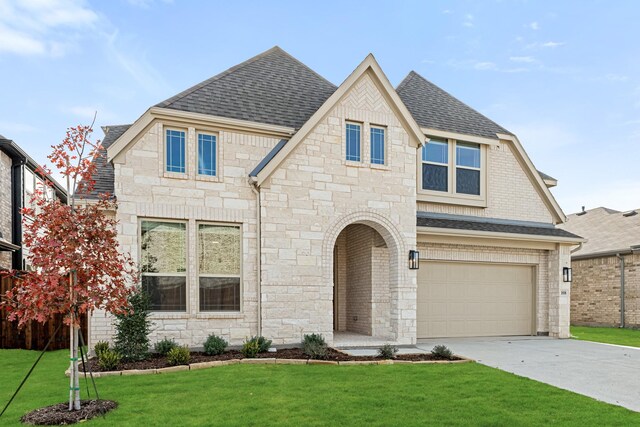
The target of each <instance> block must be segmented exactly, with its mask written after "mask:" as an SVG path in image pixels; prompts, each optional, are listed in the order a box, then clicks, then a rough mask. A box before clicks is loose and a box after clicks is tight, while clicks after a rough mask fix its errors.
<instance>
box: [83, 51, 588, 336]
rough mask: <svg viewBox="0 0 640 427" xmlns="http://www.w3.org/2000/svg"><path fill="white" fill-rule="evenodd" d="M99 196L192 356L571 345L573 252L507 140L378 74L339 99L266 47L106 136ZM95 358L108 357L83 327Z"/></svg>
mask: <svg viewBox="0 0 640 427" xmlns="http://www.w3.org/2000/svg"><path fill="white" fill-rule="evenodd" d="M103 144H104V146H105V147H106V159H104V160H103V161H101V162H100V172H99V177H98V185H99V186H100V188H102V189H104V190H105V191H111V192H113V193H114V194H115V197H116V198H117V201H118V209H117V212H116V216H117V219H118V221H119V225H118V233H119V240H120V243H121V245H122V248H123V250H125V251H128V252H130V253H131V254H132V255H133V257H134V258H135V259H137V260H139V263H140V269H141V281H142V286H143V288H144V289H145V290H146V291H147V292H149V294H150V295H151V299H152V309H153V321H154V322H155V325H156V327H155V330H154V332H153V334H154V336H153V337H152V339H161V338H163V337H168V338H175V339H176V340H177V341H178V342H180V343H183V344H188V345H190V346H201V345H202V343H203V341H204V339H205V338H206V336H207V335H209V334H212V333H215V334H218V335H222V336H224V337H225V338H227V339H228V340H229V341H230V342H231V344H240V343H241V342H242V340H243V339H244V338H245V337H248V336H252V335H264V336H266V337H268V338H270V339H273V340H274V343H276V344H293V343H299V342H300V341H301V339H302V335H303V334H305V333H321V334H323V335H324V336H325V337H326V338H327V341H328V342H329V343H330V344H333V345H340V344H348V343H349V342H350V340H355V339H359V340H361V339H362V338H363V337H364V338H367V337H368V338H367V339H368V340H369V341H367V342H370V343H374V342H393V343H397V344H411V343H415V342H416V340H417V339H420V338H428V337H453V336H495V335H536V334H544V335H546V334H549V335H551V336H554V337H568V336H569V283H565V282H563V275H562V273H563V268H564V267H568V266H569V263H570V255H569V248H570V246H571V245H572V244H575V243H576V242H579V241H580V240H581V239H580V238H579V237H577V236H575V235H573V234H571V233H568V232H566V231H564V230H560V229H558V228H556V227H555V225H556V224H559V223H562V222H563V221H564V220H565V216H564V214H563V212H562V211H561V209H560V207H559V206H558V204H557V203H556V201H555V199H554V198H553V196H552V195H551V193H550V191H549V189H548V186H552V185H555V180H553V178H551V177H549V176H541V174H540V173H538V172H537V171H536V169H535V168H534V166H533V164H532V162H531V160H530V159H529V157H528V156H527V154H526V152H525V151H524V149H523V147H522V145H521V144H520V142H519V141H518V138H517V137H516V136H515V135H514V134H512V133H511V132H509V131H507V130H506V129H504V128H502V127H501V126H499V125H497V124H496V123H494V122H492V121H491V120H489V119H488V118H486V117H484V116H483V115H481V114H480V113H478V112H477V111H475V110H473V109H472V108H470V107H468V106H467V105H465V104H463V103H462V102H460V101H459V100H457V99H455V98H454V97H452V96H451V95H449V94H448V93H446V92H445V91H443V90H442V89H440V88H438V87H436V86H435V85H433V84H432V83H430V82H429V81H427V80H426V79H424V78H423V77H422V76H420V75H418V74H417V73H415V72H411V73H409V75H408V76H407V77H406V78H405V79H404V80H403V81H402V82H401V83H400V85H399V86H398V87H397V88H394V87H393V86H392V85H391V84H390V82H389V81H388V79H387V77H386V76H385V74H384V73H383V71H382V70H381V68H380V66H379V65H378V63H377V62H376V60H375V59H374V57H373V56H372V55H369V56H367V57H366V58H365V59H364V61H362V63H361V64H360V65H359V66H358V67H357V68H356V69H355V70H354V71H353V72H352V73H351V74H350V75H349V76H348V77H347V78H346V80H345V81H344V82H343V83H342V84H340V85H339V86H335V85H334V84H332V83H331V82H329V81H327V80H325V79H324V78H323V77H321V76H320V75H318V74H317V73H315V72H314V71H313V70H311V69H309V68H308V67H307V66H305V65H304V64H302V63H301V62H299V61H298V60H296V59H295V58H293V57H291V56H290V55H289V54H287V53H286V52H284V51H283V50H282V49H280V48H278V47H274V48H272V49H270V50H268V51H266V52H264V53H262V54H260V55H258V56H256V57H254V58H251V59H249V60H248V61H246V62H243V63H241V64H239V65H236V66H234V67H232V68H230V69H228V70H227V71H224V72H222V73H221V74H218V75H216V76H214V77H212V78H210V79H209V80H206V81H204V82H202V83H200V84H198V85H196V86H194V87H192V88H190V89H187V90H185V91H184V92H182V93H179V94H178V95H176V96H174V97H172V98H170V99H167V100H166V101H164V102H161V103H159V104H157V105H154V106H152V107H150V108H149V109H148V110H147V111H146V112H145V113H144V114H143V115H142V116H141V117H140V118H139V119H138V120H136V121H135V122H134V123H133V124H131V125H126V126H112V127H108V128H106V137H105V139H104V141H103ZM90 323H91V325H90V329H91V339H92V341H94V342H95V341H96V340H104V339H107V340H109V339H111V338H112V336H113V324H112V320H111V318H110V317H109V316H106V315H105V314H104V313H99V312H98V313H95V314H94V316H93V317H92V319H91V322H90Z"/></svg>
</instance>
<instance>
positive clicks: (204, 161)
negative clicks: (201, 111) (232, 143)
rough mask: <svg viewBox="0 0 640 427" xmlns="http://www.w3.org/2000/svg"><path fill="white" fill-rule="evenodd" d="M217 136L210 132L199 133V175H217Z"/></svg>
mask: <svg viewBox="0 0 640 427" xmlns="http://www.w3.org/2000/svg"><path fill="white" fill-rule="evenodd" d="M217 143H218V141H217V137H216V135H213V134H210V133H200V132H199V133H198V175H207V176H216V170H217V160H218V159H217V157H218V151H217V145H218V144H217Z"/></svg>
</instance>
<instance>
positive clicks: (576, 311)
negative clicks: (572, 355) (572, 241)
mask: <svg viewBox="0 0 640 427" xmlns="http://www.w3.org/2000/svg"><path fill="white" fill-rule="evenodd" d="M562 228H563V229H565V230H568V231H570V232H572V233H577V234H579V235H581V236H583V237H584V238H585V239H587V241H586V242H585V243H583V244H582V245H581V246H579V247H577V248H576V249H575V250H574V251H573V253H572V254H571V267H572V273H573V282H572V284H571V323H572V324H574V325H590V326H627V327H632V328H640V209H638V210H633V211H629V212H618V211H616V210H613V209H607V208H602V207H600V208H595V209H590V210H588V211H585V210H584V209H583V211H582V212H579V213H577V214H573V215H569V217H568V218H567V222H566V223H565V224H563V225H562Z"/></svg>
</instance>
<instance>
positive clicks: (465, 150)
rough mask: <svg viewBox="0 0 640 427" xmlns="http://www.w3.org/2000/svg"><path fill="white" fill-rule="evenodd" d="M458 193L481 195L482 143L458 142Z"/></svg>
mask: <svg viewBox="0 0 640 427" xmlns="http://www.w3.org/2000/svg"><path fill="white" fill-rule="evenodd" d="M456 193H459V194H471V195H475V196H479V195H480V145H479V144H470V143H467V142H457V143H456Z"/></svg>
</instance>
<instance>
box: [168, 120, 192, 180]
mask: <svg viewBox="0 0 640 427" xmlns="http://www.w3.org/2000/svg"><path fill="white" fill-rule="evenodd" d="M185 153H186V132H185V131H183V130H176V129H166V130H165V170H166V171H167V172H174V173H185V172H186V171H187V168H186V154H185Z"/></svg>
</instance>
